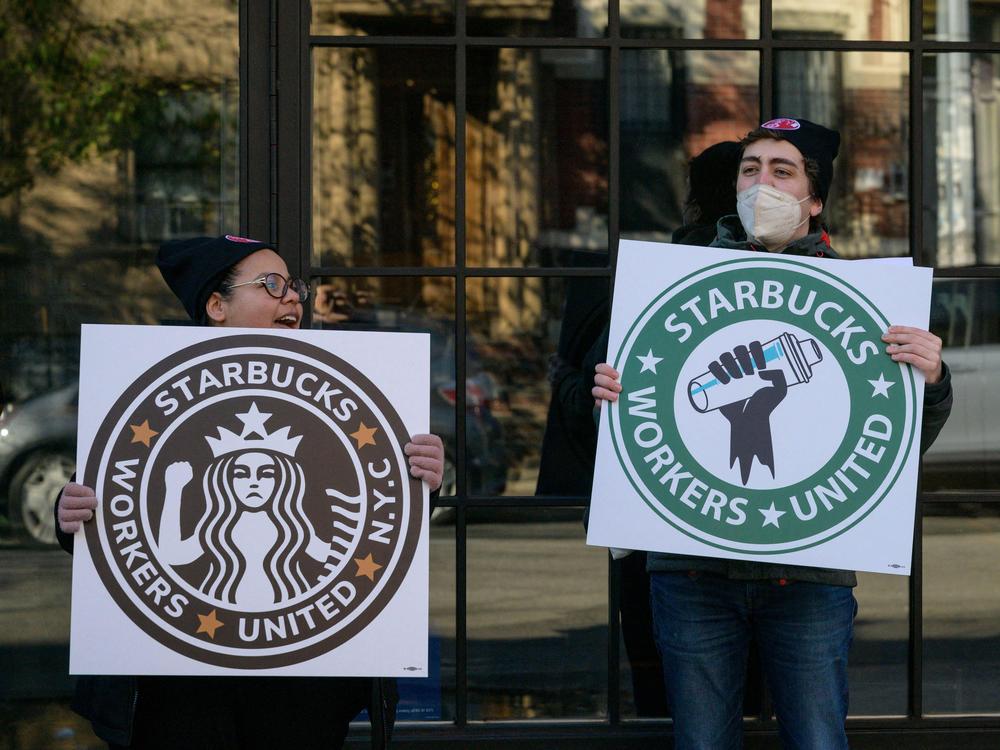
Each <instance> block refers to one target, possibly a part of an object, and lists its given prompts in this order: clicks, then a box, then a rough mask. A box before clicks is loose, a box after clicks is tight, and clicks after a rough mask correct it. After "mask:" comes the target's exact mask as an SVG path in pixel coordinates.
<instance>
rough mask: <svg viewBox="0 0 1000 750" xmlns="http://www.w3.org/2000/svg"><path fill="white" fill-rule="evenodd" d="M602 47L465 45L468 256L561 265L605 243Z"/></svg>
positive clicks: (474, 260)
mask: <svg viewBox="0 0 1000 750" xmlns="http://www.w3.org/2000/svg"><path fill="white" fill-rule="evenodd" d="M605 60H606V58H605V54H604V53H603V52H602V51H600V50H586V49H579V50H562V49H541V50H539V49H520V48H517V49H515V48H504V49H470V50H469V55H468V67H469V83H468V110H467V112H466V120H465V143H466V176H465V184H466V250H465V253H466V262H467V264H468V265H470V266H551V265H565V264H566V263H567V262H568V257H569V254H570V253H571V252H572V251H573V250H581V249H582V250H604V251H606V250H607V246H608V103H607V80H606V79H607V72H606V62H605Z"/></svg>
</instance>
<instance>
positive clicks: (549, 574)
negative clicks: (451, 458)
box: [467, 508, 608, 720]
mask: <svg viewBox="0 0 1000 750" xmlns="http://www.w3.org/2000/svg"><path fill="white" fill-rule="evenodd" d="M582 516H583V509H582V508H560V509H548V510H526V509H523V508H472V509H470V510H469V516H468V517H469V525H468V527H467V534H468V620H467V623H468V626H467V630H468V638H469V640H468V654H469V667H468V686H469V718H470V719H472V720H480V719H482V720H504V719H570V718H575V719H582V718H601V717H603V716H604V715H605V714H606V712H607V661H608V660H607V639H608V627H607V623H608V602H607V596H608V594H607V578H608V562H607V557H608V553H607V551H606V550H604V549H600V548H596V547H588V546H587V545H586V544H584V531H583V524H582V523H581V518H582Z"/></svg>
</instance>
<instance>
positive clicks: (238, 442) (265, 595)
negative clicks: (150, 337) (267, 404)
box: [158, 403, 363, 609]
mask: <svg viewBox="0 0 1000 750" xmlns="http://www.w3.org/2000/svg"><path fill="white" fill-rule="evenodd" d="M236 416H237V417H238V418H239V419H240V421H242V422H243V429H242V431H241V433H240V434H239V435H237V434H236V433H234V432H231V431H229V430H227V429H225V428H223V427H219V437H217V438H214V437H210V436H206V438H205V439H206V440H207V441H208V444H209V446H210V447H211V450H212V456H213V460H212V461H211V463H209V465H208V466H207V467H206V469H205V472H204V474H203V476H202V491H203V493H204V498H205V512H204V514H203V515H202V516H201V518H200V519H199V520H198V522H197V524H196V526H195V529H194V532H193V533H192V534H191V535H190V536H189V537H187V538H186V539H182V538H181V505H182V495H183V491H184V488H185V487H186V486H187V485H188V483H189V482H190V481H191V479H192V478H193V476H194V472H193V470H192V467H191V464H190V463H189V462H187V461H177V462H174V463H172V464H170V465H169V466H167V468H166V470H165V472H164V484H165V485H166V493H165V496H164V504H163V514H162V515H161V517H160V528H159V536H158V546H159V557H158V559H159V560H160V561H161V562H163V563H165V564H168V565H171V566H178V565H187V564H189V563H192V562H194V561H196V560H198V559H199V558H201V557H202V556H204V555H207V556H208V560H209V564H208V572H207V573H206V574H205V576H204V579H203V580H202V581H201V582H200V584H198V586H197V587H198V589H199V590H200V591H201V592H202V593H203V594H205V595H206V596H210V597H213V598H215V599H217V600H219V601H221V602H226V603H228V604H232V605H237V606H239V607H241V608H248V609H255V608H267V607H271V606H273V605H276V604H281V603H283V602H286V601H288V600H291V599H294V598H295V597H297V596H300V595H302V594H304V593H306V592H307V591H309V590H310V589H311V588H313V587H314V586H315V585H316V583H317V578H318V577H317V576H316V575H315V574H313V575H312V577H311V578H310V576H309V575H308V574H307V573H306V572H304V571H303V567H302V563H303V562H304V561H305V558H304V555H306V556H308V557H311V558H312V559H314V560H316V561H317V562H319V563H322V564H323V565H324V567H325V568H326V570H327V571H328V572H330V573H333V572H335V571H336V570H337V568H338V567H339V566H340V564H341V563H343V561H344V560H346V559H347V558H348V556H349V553H350V550H351V548H352V547H353V542H354V540H355V539H356V534H357V531H358V530H359V529H360V528H361V522H362V514H363V505H362V502H361V499H362V497H363V494H362V496H360V497H351V496H348V495H344V494H342V493H340V492H338V491H336V490H333V489H326V491H325V492H326V495H327V496H329V497H330V498H331V499H334V500H337V501H338V502H337V503H333V504H331V505H330V510H331V511H333V512H334V513H335V514H337V515H338V516H339V517H340V520H338V521H336V523H335V524H334V525H333V528H335V529H336V530H338V533H336V534H334V535H332V536H331V538H330V539H331V541H325V540H324V539H321V538H320V537H319V535H318V534H317V533H316V530H315V529H314V528H313V525H312V523H311V522H310V521H309V519H308V518H307V516H306V514H305V511H304V508H303V501H304V499H305V494H306V480H305V475H304V473H303V471H302V467H301V465H299V463H298V462H297V461H296V460H295V452H296V450H297V449H298V446H299V442H300V441H301V439H302V436H301V435H299V436H296V437H290V436H289V431H290V428H289V427H282V428H281V429H279V430H275V431H273V432H271V433H268V432H267V430H266V429H265V427H264V423H265V422H266V421H267V420H268V419H269V418H270V417H271V415H270V414H267V413H263V412H261V411H260V410H259V409H258V408H257V404H256V403H253V404H251V406H250V409H249V410H248V411H247V412H245V413H243V414H237V415H236ZM323 575H325V574H323Z"/></svg>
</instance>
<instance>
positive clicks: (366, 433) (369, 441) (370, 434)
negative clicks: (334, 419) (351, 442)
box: [351, 422, 378, 448]
mask: <svg viewBox="0 0 1000 750" xmlns="http://www.w3.org/2000/svg"><path fill="white" fill-rule="evenodd" d="M377 431H378V427H365V423H364V422H362V423H361V426H360V427H359V428H358V431H357V432H352V433H351V437H352V438H354V439H355V440H357V441H358V448H364V447H365V446H366V445H375V433H376V432H377Z"/></svg>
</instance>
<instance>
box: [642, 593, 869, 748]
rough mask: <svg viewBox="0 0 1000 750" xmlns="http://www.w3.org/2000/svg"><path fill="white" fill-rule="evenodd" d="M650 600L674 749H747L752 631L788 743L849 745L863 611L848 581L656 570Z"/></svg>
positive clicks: (793, 745) (800, 745)
mask: <svg viewBox="0 0 1000 750" xmlns="http://www.w3.org/2000/svg"><path fill="white" fill-rule="evenodd" d="M650 603H651V606H652V610H653V629H654V632H655V636H656V645H657V648H659V650H660V656H661V657H662V659H663V678H664V682H665V683H666V688H667V699H668V700H669V702H670V707H671V710H672V713H673V717H674V737H675V748H676V750H731V749H732V750H738V749H739V748H741V747H742V746H743V727H742V724H743V684H744V681H745V679H746V668H747V651H748V648H749V644H750V639H751V638H754V639H755V640H756V642H757V647H758V650H759V652H760V657H761V662H762V665H763V668H764V673H765V674H766V675H767V682H768V686H769V687H770V689H771V693H772V696H773V699H774V710H775V714H776V715H777V718H778V731H779V734H780V736H781V743H782V746H783V747H784V748H786V749H788V750H791V749H794V750H844V749H845V748H847V734H846V732H845V730H844V720H845V718H846V717H847V652H848V650H849V649H850V646H851V637H852V633H853V626H854V615H855V613H856V612H857V602H856V601H855V600H854V594H853V592H852V591H851V589H850V588H848V587H845V586H827V585H824V584H818V583H802V582H792V583H788V584H787V585H784V586H782V585H779V584H778V582H771V581H733V580H729V579H726V578H722V577H720V576H715V575H710V574H697V573H691V574H689V573H652V574H651V576H650Z"/></svg>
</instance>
